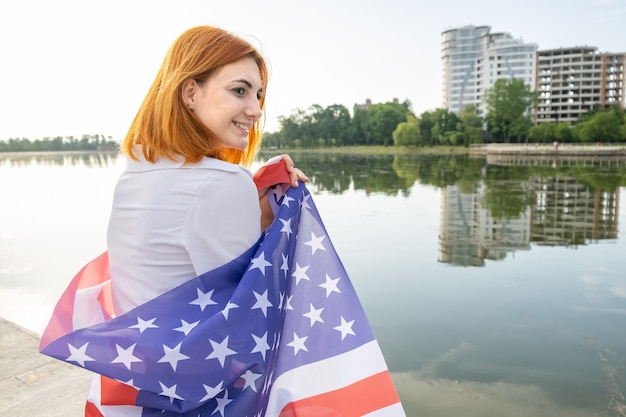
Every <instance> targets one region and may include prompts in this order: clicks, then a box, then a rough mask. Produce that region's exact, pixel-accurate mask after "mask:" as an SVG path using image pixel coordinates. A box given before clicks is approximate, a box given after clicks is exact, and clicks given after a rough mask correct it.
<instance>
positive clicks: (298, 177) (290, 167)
mask: <svg viewBox="0 0 626 417" xmlns="http://www.w3.org/2000/svg"><path fill="white" fill-rule="evenodd" d="M281 157H282V159H283V160H284V161H285V167H286V168H287V172H288V173H289V182H290V184H291V186H292V187H298V181H302V182H303V183H307V182H308V181H309V179H308V178H307V176H306V175H304V172H302V171H301V170H300V169H298V168H296V167H295V166H294V163H293V160H292V159H291V158H290V157H289V155H287V154H283V155H281ZM267 189H268V187H263V188H259V189H258V192H259V205H260V207H261V230H265V228H266V227H268V226H269V225H270V224H272V222H273V221H274V212H273V211H272V207H271V206H270V203H269V200H268V199H267Z"/></svg>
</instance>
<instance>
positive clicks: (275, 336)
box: [272, 332, 282, 350]
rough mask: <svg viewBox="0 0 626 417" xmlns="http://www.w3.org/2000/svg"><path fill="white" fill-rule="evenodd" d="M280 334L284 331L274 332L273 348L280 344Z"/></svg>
mask: <svg viewBox="0 0 626 417" xmlns="http://www.w3.org/2000/svg"><path fill="white" fill-rule="evenodd" d="M280 336H282V333H280V332H277V333H274V342H273V343H272V350H274V349H276V348H277V347H278V345H280Z"/></svg>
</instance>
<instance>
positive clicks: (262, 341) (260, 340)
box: [250, 332, 270, 360]
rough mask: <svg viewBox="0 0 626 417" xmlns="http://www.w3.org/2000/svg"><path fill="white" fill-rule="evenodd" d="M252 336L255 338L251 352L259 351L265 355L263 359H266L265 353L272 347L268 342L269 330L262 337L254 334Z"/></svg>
mask: <svg viewBox="0 0 626 417" xmlns="http://www.w3.org/2000/svg"><path fill="white" fill-rule="evenodd" d="M252 338H254V348H252V350H251V351H250V353H255V352H259V353H260V354H261V356H263V360H265V353H266V352H267V351H268V350H269V349H270V345H268V344H267V332H265V334H264V335H263V336H261V337H259V336H257V335H254V334H253V335H252Z"/></svg>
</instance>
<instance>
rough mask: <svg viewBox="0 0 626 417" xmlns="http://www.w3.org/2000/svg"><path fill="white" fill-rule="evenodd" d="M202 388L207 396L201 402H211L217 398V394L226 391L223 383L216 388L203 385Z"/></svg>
mask: <svg viewBox="0 0 626 417" xmlns="http://www.w3.org/2000/svg"><path fill="white" fill-rule="evenodd" d="M202 386H203V387H204V390H205V391H206V395H205V396H204V397H202V399H201V400H200V402H202V401H206V400H210V399H211V398H213V397H215V396H216V395H217V394H219V393H220V392H222V390H223V389H224V388H223V387H222V382H220V383H219V384H217V385H216V386H214V387H210V386H208V385H204V384H202Z"/></svg>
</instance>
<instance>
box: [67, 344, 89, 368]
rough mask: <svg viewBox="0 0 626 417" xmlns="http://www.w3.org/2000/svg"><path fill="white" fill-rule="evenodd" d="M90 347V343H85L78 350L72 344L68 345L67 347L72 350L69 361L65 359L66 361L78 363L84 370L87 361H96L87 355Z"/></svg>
mask: <svg viewBox="0 0 626 417" xmlns="http://www.w3.org/2000/svg"><path fill="white" fill-rule="evenodd" d="M88 345H89V342H87V343H85V344H84V345H82V346H81V347H79V348H78V349H76V348H75V347H74V346H72V345H71V344H69V343H68V344H67V347H68V348H69V350H70V356H68V357H67V359H65V361H66V362H67V361H72V362H76V363H78V364H79V365H80V366H82V367H83V368H84V367H85V362H87V361H94V360H95V359H94V358H92V357H90V356H88V355H87V346H88Z"/></svg>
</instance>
